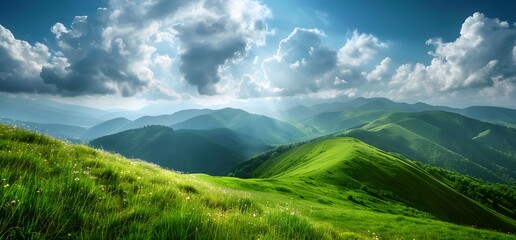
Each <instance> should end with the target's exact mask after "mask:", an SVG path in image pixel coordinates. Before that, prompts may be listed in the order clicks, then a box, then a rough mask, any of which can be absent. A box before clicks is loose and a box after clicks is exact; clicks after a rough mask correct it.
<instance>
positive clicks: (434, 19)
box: [0, 0, 516, 110]
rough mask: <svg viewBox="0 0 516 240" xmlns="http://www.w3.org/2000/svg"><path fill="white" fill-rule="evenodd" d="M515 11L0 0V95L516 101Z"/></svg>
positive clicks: (476, 6)
mask: <svg viewBox="0 0 516 240" xmlns="http://www.w3.org/2000/svg"><path fill="white" fill-rule="evenodd" d="M515 10H516V2H513V1H496V0H495V1H487V0H456V1H444V0H436V1H416V0H414V1H412V0H391V1H383V0H325V1H320V0H319V1H316V0H281V1H278V0H263V1H258V0H174V1H170V0H141V1H127V0H90V1H83V0H49V1H39V0H2V1H0V95H2V96H9V97H23V98H44V99H52V100H56V101H60V102H66V103H73V104H81V105H87V106H92V107H98V108H104V109H109V108H117V109H125V108H127V109H137V108H141V107H145V106H147V107H151V106H153V105H155V106H165V105H167V104H168V106H174V107H175V108H186V107H191V106H206V107H211V106H232V107H242V108H246V107H247V108H254V109H258V108H286V107H288V106H293V105H295V104H300V103H301V104H310V103H318V102H332V101H345V100H349V99H353V98H356V97H387V98H390V99H392V100H395V101H402V102H409V103H413V102H426V103H430V104H436V105H447V106H453V107H466V106H471V105H493V106H502V107H509V108H516V89H515V88H516V15H515V14H514V12H515ZM167 110H169V109H167ZM262 110H263V109H262Z"/></svg>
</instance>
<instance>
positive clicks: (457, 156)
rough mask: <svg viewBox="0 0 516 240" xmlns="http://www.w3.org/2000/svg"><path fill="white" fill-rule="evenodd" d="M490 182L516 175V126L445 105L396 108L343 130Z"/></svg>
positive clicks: (412, 157) (427, 161)
mask: <svg viewBox="0 0 516 240" xmlns="http://www.w3.org/2000/svg"><path fill="white" fill-rule="evenodd" d="M343 135H345V136H350V137H354V138H358V139H361V140H362V141H364V142H367V143H369V144H371V145H374V146H376V147H378V148H380V149H383V150H385V151H389V152H397V153H400V154H402V155H404V156H406V157H408V158H411V159H414V160H418V161H421V162H423V163H427V164H431V165H434V166H439V167H444V168H446V169H451V170H454V171H457V172H460V173H463V174H467V175H470V176H473V177H476V178H480V179H483V180H487V181H491V182H506V183H507V182H510V183H514V182H515V181H516V154H515V153H516V130H514V129H512V128H507V127H503V126H500V125H496V124H490V123H486V122H481V121H478V120H474V119H471V118H467V117H464V116H461V115H458V114H454V113H448V112H443V111H425V112H419V113H393V114H390V115H388V116H386V117H383V118H380V119H378V120H376V121H373V122H371V123H369V124H366V125H364V126H362V127H361V128H360V129H352V130H349V131H345V132H344V133H343Z"/></svg>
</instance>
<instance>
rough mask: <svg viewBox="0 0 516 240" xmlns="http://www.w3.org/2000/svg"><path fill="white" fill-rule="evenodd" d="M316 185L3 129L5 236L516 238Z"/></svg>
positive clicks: (0, 196) (0, 229) (1, 213)
mask: <svg viewBox="0 0 516 240" xmlns="http://www.w3.org/2000/svg"><path fill="white" fill-rule="evenodd" d="M310 181H311V182H309V183H306V181H304V180H293V179H283V180H274V179H247V180H244V179H237V178H227V177H225V178H220V177H211V176H207V175H184V174H178V173H175V172H172V171H167V170H164V169H161V168H159V167H157V166H155V165H152V164H149V163H146V162H143V161H138V160H127V159H124V158H122V157H120V156H117V155H113V154H108V153H105V152H102V151H99V150H94V149H91V148H89V147H85V146H80V145H72V144H68V143H64V142H61V141H58V140H55V139H52V138H48V137H44V136H41V135H38V134H35V133H31V132H27V131H24V130H19V129H15V128H11V127H6V126H3V125H0V239H120V238H123V239H378V238H381V239H397V238H398V239H401V238H403V239H408V238H410V239H412V238H417V239H437V238H449V239H457V238H472V237H476V238H485V239H513V236H512V235H506V234H502V233H496V232H491V231H485V230H478V229H473V228H469V227H464V226H458V225H454V224H449V223H444V222H440V221H436V220H433V219H430V218H426V217H424V216H419V214H416V215H413V214H408V215H407V216H401V215H397V214H389V213H385V209H390V208H395V207H396V206H394V207H393V206H392V204H391V203H388V202H383V201H376V200H374V199H373V200H374V201H373V200H367V199H368V198H370V197H369V196H366V195H365V194H364V193H361V192H351V193H352V194H354V196H357V197H356V198H357V200H358V201H360V203H362V202H361V201H364V203H362V204H363V205H360V204H356V203H354V202H352V201H349V200H346V198H345V196H347V195H349V194H350V192H347V191H346V190H345V189H341V188H336V187H335V186H331V185H328V184H324V183H323V182H317V181H315V180H310ZM343 192H344V193H343ZM299 195H301V196H299ZM366 205H370V206H369V207H368V206H366ZM372 207H374V208H378V209H379V210H382V209H383V210H382V211H383V212H381V211H376V210H372V209H373V208H372ZM399 212H402V213H403V212H406V211H405V210H400V211H398V213H399ZM410 216H412V217H410Z"/></svg>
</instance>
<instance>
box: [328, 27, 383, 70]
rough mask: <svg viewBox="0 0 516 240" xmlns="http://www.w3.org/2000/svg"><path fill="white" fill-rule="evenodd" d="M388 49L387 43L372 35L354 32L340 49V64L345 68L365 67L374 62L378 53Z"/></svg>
mask: <svg viewBox="0 0 516 240" xmlns="http://www.w3.org/2000/svg"><path fill="white" fill-rule="evenodd" d="M387 47H388V44H387V43H385V42H382V41H380V40H379V39H378V38H377V37H376V36H374V35H372V34H366V33H358V32H357V31H354V32H353V35H352V37H351V38H349V39H347V41H346V43H345V44H344V46H342V48H340V49H339V53H338V59H339V64H340V65H342V66H344V67H360V66H363V65H364V64H367V63H368V62H369V61H370V60H372V59H373V58H374V57H375V56H376V54H377V53H378V51H380V50H381V49H384V48H387Z"/></svg>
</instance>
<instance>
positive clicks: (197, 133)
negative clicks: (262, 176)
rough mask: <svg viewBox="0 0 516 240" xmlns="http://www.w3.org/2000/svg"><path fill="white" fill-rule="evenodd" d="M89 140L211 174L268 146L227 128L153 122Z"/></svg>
mask: <svg viewBox="0 0 516 240" xmlns="http://www.w3.org/2000/svg"><path fill="white" fill-rule="evenodd" d="M89 144H90V145H91V146H93V147H97V148H101V149H104V150H107V151H111V152H116V153H120V154H122V155H123V156H125V157H128V158H140V159H145V160H146V161H148V162H151V163H155V164H157V165H160V166H162V167H165V168H169V169H177V170H180V171H183V172H190V173H208V174H211V175H222V174H225V173H226V172H227V170H228V168H229V167H233V166H235V165H236V164H238V163H240V162H242V161H244V160H247V159H248V158H250V157H252V156H254V155H257V154H259V153H261V152H264V151H266V150H269V149H270V148H271V147H270V146H269V145H267V144H265V143H264V142H263V141H261V140H259V139H256V138H253V137H252V136H249V135H243V134H238V133H237V132H235V131H233V130H230V129H227V128H215V129H210V130H193V129H181V130H173V129H172V128H170V127H166V126H157V125H153V126H146V127H143V128H139V129H132V130H126V131H123V132H120V133H116V134H113V135H109V136H105V137H101V138H97V139H95V140H93V141H90V143H89Z"/></svg>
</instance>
